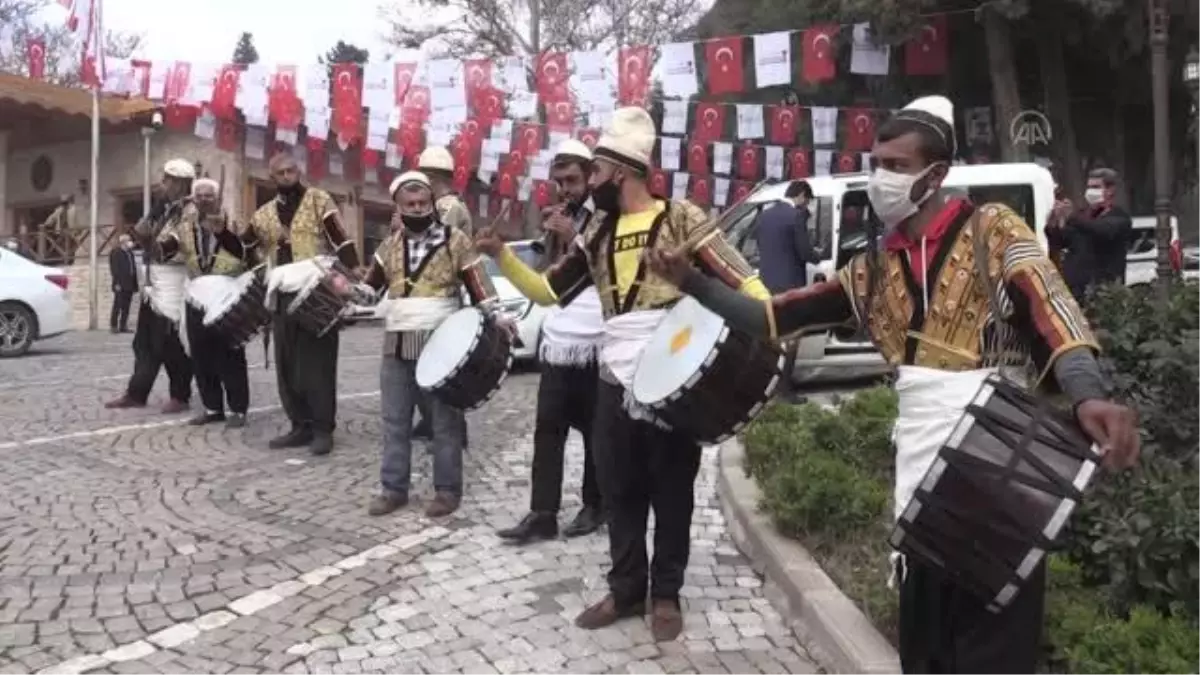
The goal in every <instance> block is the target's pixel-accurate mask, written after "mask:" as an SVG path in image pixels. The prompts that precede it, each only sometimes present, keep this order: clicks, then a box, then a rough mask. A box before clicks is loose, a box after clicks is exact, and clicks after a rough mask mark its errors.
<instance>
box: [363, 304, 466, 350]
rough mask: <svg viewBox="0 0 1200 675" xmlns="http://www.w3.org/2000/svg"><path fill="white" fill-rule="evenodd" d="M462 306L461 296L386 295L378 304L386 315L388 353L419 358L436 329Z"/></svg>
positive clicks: (380, 312)
mask: <svg viewBox="0 0 1200 675" xmlns="http://www.w3.org/2000/svg"><path fill="white" fill-rule="evenodd" d="M461 307H462V303H461V302H460V301H459V299H458V298H385V299H384V300H382V301H381V302H380V303H379V305H377V306H376V308H375V316H377V317H380V318H382V319H383V327H384V331H385V333H384V338H383V341H384V344H383V349H384V353H385V354H388V355H395V356H399V357H400V358H401V359H404V360H415V359H417V358H418V357H419V356H420V355H421V350H422V349H424V348H425V343H426V342H427V341H428V340H429V336H430V335H431V334H432V333H433V331H434V329H436V328H437V327H438V326H439V325H440V324H441V323H442V321H445V319H446V317H448V316H450V315H451V314H453V313H454V312H456V311H458V310H459V309H460V308H461Z"/></svg>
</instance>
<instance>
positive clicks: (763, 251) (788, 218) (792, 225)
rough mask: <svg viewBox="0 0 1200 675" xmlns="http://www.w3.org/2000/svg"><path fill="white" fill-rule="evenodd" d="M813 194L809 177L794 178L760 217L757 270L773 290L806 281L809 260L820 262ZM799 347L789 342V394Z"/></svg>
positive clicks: (785, 391)
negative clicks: (812, 234)
mask: <svg viewBox="0 0 1200 675" xmlns="http://www.w3.org/2000/svg"><path fill="white" fill-rule="evenodd" d="M812 198H813V193H812V186H810V185H809V184H808V182H807V181H802V180H800V181H793V182H792V183H790V184H789V185H788V187H787V191H786V192H784V199H783V200H781V201H780V202H779V203H777V204H775V205H774V206H770V207H767V208H766V209H764V210H763V212H762V215H760V216H759V217H758V227H757V228H756V230H755V233H754V236H755V237H756V239H757V240H758V260H759V262H758V274H759V276H760V277H761V278H762V280H763V283H764V284H766V286H767V288H768V289H770V291H771V293H772V294H778V293H782V292H784V291H786V290H788V289H791V288H801V287H803V286H804V285H806V284H807V283H808V266H807V264H808V263H816V262H817V255H816V251H814V250H813V246H812V242H811V241H810V240H809V237H808V218H809V213H808V205H809V203H810V202H811V201H812ZM797 348H798V345H797V343H796V342H792V343H791V344H788V345H787V346H786V350H787V360H786V361H785V362H784V365H783V372H784V374H785V377H784V378H783V379H782V381H781V382H780V387H779V393H780V394H781V395H784V396H788V397H791V396H792V394H793V386H792V371H793V370H795V367H796V349H797Z"/></svg>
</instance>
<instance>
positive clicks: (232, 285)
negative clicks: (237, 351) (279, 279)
mask: <svg viewBox="0 0 1200 675" xmlns="http://www.w3.org/2000/svg"><path fill="white" fill-rule="evenodd" d="M265 277H266V265H265V264H264V265H259V266H258V267H256V268H254V269H253V270H250V271H248V272H245V273H244V274H242V275H241V276H238V277H221V276H217V275H209V276H206V277H200V278H198V279H196V280H194V281H193V282H192V286H191V287H189V289H188V292H189V298H188V301H189V302H193V304H197V305H198V306H199V307H201V308H202V309H203V310H204V325H205V326H206V327H208V328H211V329H213V330H215V331H216V332H217V333H219V334H220V335H221V336H223V337H224V338H225V339H226V340H227V341H228V342H229V343H230V344H231V345H233V346H234V347H241V346H243V345H245V344H246V343H248V342H250V341H251V340H253V339H254V336H255V335H257V334H258V332H259V331H260V330H262V327H263V326H265V325H267V324H268V323H270V321H271V311H270V310H269V309H267V304H266V295H267V284H266V280H265ZM210 278H214V279H226V280H228V281H224V282H220V283H219V284H218V283H217V282H215V281H213V282H209V284H211V285H212V288H213V292H215V293H217V295H215V296H212V297H210V298H209V299H207V300H204V299H201V298H195V297H194V296H200V295H202V293H201V291H202V290H206V289H207V284H206V285H205V286H200V285H199V283H200V281H201V280H204V279H210ZM196 300H198V302H197V301H196Z"/></svg>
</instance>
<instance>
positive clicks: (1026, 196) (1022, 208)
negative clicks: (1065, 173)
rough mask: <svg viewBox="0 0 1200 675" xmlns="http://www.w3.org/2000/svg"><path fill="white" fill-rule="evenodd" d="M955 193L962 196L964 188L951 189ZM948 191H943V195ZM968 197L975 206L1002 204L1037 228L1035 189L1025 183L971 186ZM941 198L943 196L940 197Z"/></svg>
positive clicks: (968, 188)
mask: <svg viewBox="0 0 1200 675" xmlns="http://www.w3.org/2000/svg"><path fill="white" fill-rule="evenodd" d="M950 190H952V191H953V192H952V193H951V194H953V193H959V194H961V192H962V188H950ZM945 192H947V190H943V193H945ZM966 192H967V197H969V198H970V200H971V202H973V203H974V204H975V205H977V206H978V205H982V204H989V203H1000V204H1005V205H1007V206H1008V208H1010V209H1012V210H1013V211H1016V212H1017V215H1018V216H1021V219H1022V220H1024V221H1025V222H1026V224H1028V225H1029V227H1035V225H1036V223H1037V220H1038V219H1037V212H1036V211H1035V210H1034V201H1033V187H1031V186H1029V185H1027V184H1024V183H1014V184H1011V185H970V186H967V188H966ZM939 196H941V195H939Z"/></svg>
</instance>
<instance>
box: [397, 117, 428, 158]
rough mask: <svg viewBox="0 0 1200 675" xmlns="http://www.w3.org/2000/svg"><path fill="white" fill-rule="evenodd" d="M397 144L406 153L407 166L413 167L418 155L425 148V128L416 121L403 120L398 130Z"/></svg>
mask: <svg viewBox="0 0 1200 675" xmlns="http://www.w3.org/2000/svg"><path fill="white" fill-rule="evenodd" d="M396 145H398V146H400V151H401V153H402V154H403V155H404V164H405V166H407V167H409V168H412V167H414V166H416V164H417V157H418V156H420V154H421V151H422V150H424V149H425V130H424V129H423V128H422V127H421V125H420V124H418V123H414V122H401V123H400V128H399V129H397V130H396Z"/></svg>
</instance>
